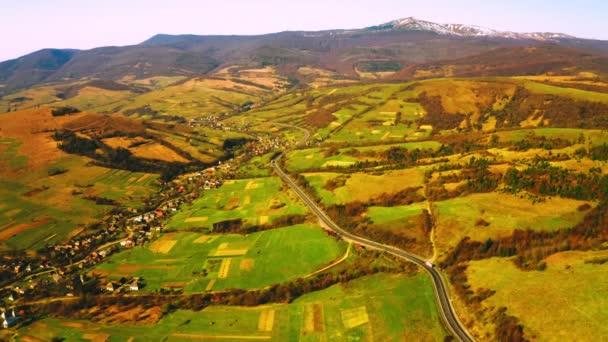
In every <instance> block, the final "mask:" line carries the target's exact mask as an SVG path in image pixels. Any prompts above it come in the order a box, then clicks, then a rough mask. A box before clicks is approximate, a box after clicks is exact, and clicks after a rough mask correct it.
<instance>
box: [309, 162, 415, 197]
mask: <svg viewBox="0 0 608 342" xmlns="http://www.w3.org/2000/svg"><path fill="white" fill-rule="evenodd" d="M303 175H304V176H305V177H306V180H307V181H308V182H309V183H310V185H311V186H312V187H313V188H314V189H315V191H316V193H317V195H318V196H319V197H320V198H321V202H322V203H323V204H328V205H331V204H340V203H348V202H353V201H362V202H367V201H369V200H371V199H373V198H375V197H378V196H380V195H382V194H384V193H386V194H393V193H396V192H399V191H401V190H404V189H406V188H412V187H420V186H422V185H423V182H424V171H423V170H419V169H405V170H394V171H386V172H384V173H382V174H379V175H375V174H367V173H359V172H358V173H352V174H344V175H343V174H340V173H331V172H317V173H305V174H303ZM338 179H343V181H344V185H342V186H340V187H337V188H335V189H333V190H328V189H327V187H326V184H327V182H328V181H330V180H332V181H333V180H338Z"/></svg>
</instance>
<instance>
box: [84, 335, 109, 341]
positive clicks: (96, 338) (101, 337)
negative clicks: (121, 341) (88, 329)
mask: <svg viewBox="0 0 608 342" xmlns="http://www.w3.org/2000/svg"><path fill="white" fill-rule="evenodd" d="M82 337H83V338H84V339H85V340H91V341H92V342H105V341H107V340H108V339H109V338H110V334H93V333H86V334H84V335H82Z"/></svg>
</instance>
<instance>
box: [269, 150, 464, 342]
mask: <svg viewBox="0 0 608 342" xmlns="http://www.w3.org/2000/svg"><path fill="white" fill-rule="evenodd" d="M281 156H282V154H279V155H278V156H276V157H275V158H274V159H273V160H272V161H271V162H270V164H271V165H272V168H273V169H274V170H275V172H276V173H277V175H279V177H281V179H282V180H283V181H284V182H285V183H287V185H289V187H290V188H291V189H292V190H293V191H295V193H296V194H297V195H298V196H299V197H300V198H301V199H302V201H304V203H306V205H307V206H308V207H309V208H310V210H312V212H313V213H315V215H317V217H319V219H320V220H322V221H323V222H324V223H325V224H326V225H327V227H329V228H330V229H331V230H333V231H334V232H336V233H337V234H339V235H340V236H341V237H342V238H343V239H345V240H349V241H353V242H356V243H358V244H360V245H362V246H366V247H368V248H373V249H377V250H381V251H384V252H387V253H390V254H392V255H394V256H397V257H399V258H401V259H405V260H407V261H411V262H413V263H415V264H417V265H418V266H420V267H422V268H424V269H425V270H426V271H427V272H428V273H429V274H430V275H431V278H432V280H433V285H434V287H435V295H436V297H437V302H438V303H439V308H440V309H441V310H440V312H441V316H442V319H443V321H444V323H445V325H446V326H447V327H448V329H449V330H450V332H451V333H452V335H454V336H455V337H456V338H458V339H459V340H461V341H465V342H468V341H474V339H473V338H472V337H471V335H469V333H468V332H467V330H466V329H465V327H464V326H463V325H462V323H461V322H460V321H459V320H458V317H457V316H456V313H455V312H454V307H453V306H452V303H451V301H450V297H449V294H448V290H447V286H446V284H445V281H444V280H443V277H442V276H441V273H439V271H438V270H437V268H436V267H430V266H428V265H427V264H426V261H425V260H424V259H423V258H421V257H419V256H417V255H415V254H412V253H408V252H406V251H404V250H402V249H399V248H396V247H393V246H388V245H384V244H381V243H378V242H375V241H372V240H368V239H365V238H362V237H359V236H356V235H353V234H351V233H349V232H347V231H345V230H344V229H342V228H340V227H339V226H338V225H337V224H335V223H334V222H333V221H332V219H331V218H329V217H328V216H327V215H326V214H325V212H323V210H321V209H320V208H319V207H318V206H317V204H316V203H315V202H314V201H313V200H311V199H310V197H308V195H307V194H306V193H305V192H304V191H303V190H302V189H300V187H299V186H298V185H297V184H296V183H295V182H294V181H293V180H292V179H291V178H290V177H289V176H288V175H287V174H286V173H285V172H283V170H282V169H281V167H280V166H279V165H278V163H277V160H278V159H280V158H281Z"/></svg>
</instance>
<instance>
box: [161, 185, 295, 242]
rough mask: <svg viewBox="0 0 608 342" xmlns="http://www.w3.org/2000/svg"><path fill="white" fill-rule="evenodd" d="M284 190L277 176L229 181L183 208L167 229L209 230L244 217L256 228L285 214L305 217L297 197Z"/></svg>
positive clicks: (173, 217)
mask: <svg viewBox="0 0 608 342" xmlns="http://www.w3.org/2000/svg"><path fill="white" fill-rule="evenodd" d="M282 187H283V185H282V183H281V180H280V179H279V178H274V177H267V178H253V179H239V180H232V181H227V182H225V183H224V185H223V186H222V187H221V188H219V189H213V190H207V191H205V192H204V194H203V196H202V197H201V198H199V199H197V200H195V201H194V203H192V205H189V206H184V207H183V208H182V209H180V211H179V212H178V213H177V214H175V215H174V216H172V217H171V220H170V221H169V223H168V226H169V227H170V228H175V229H184V228H193V227H194V228H201V229H204V230H209V229H211V228H212V227H213V223H215V222H219V221H224V220H228V219H237V218H241V219H243V220H244V221H245V223H246V224H251V225H257V224H265V223H272V222H273V220H274V219H276V218H277V217H280V216H284V215H289V214H305V213H306V208H305V207H304V206H303V205H301V204H300V203H299V202H298V201H297V199H296V197H295V194H293V193H291V192H289V191H287V190H281V189H282Z"/></svg>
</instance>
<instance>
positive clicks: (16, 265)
mask: <svg viewBox="0 0 608 342" xmlns="http://www.w3.org/2000/svg"><path fill="white" fill-rule="evenodd" d="M47 265H48V264H47ZM41 267H44V266H41ZM0 269H1V270H2V271H5V272H11V273H15V274H19V273H21V272H24V271H25V272H31V271H32V264H31V263H29V262H28V261H23V260H15V261H13V262H11V263H9V264H4V265H0Z"/></svg>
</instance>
